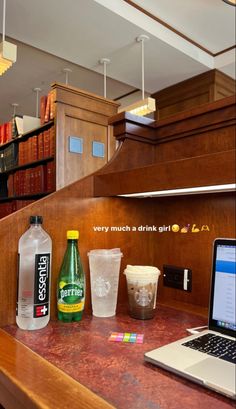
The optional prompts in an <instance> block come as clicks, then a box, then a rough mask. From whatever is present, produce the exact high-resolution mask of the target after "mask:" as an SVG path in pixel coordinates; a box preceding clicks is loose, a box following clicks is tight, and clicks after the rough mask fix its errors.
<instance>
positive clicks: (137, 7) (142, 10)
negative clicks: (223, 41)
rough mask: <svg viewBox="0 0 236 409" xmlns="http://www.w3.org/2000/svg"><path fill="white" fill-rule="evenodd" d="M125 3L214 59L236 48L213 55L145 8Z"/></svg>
mask: <svg viewBox="0 0 236 409" xmlns="http://www.w3.org/2000/svg"><path fill="white" fill-rule="evenodd" d="M123 1H125V3H127V4H129V5H130V6H132V7H134V8H136V9H137V10H139V11H140V12H141V13H143V14H146V16H148V17H150V18H151V19H153V20H155V21H156V22H157V23H159V24H161V25H163V26H164V27H166V28H167V29H168V30H170V31H172V32H173V33H175V34H177V35H178V36H179V37H182V38H183V39H184V40H186V41H188V42H189V43H191V44H192V45H195V46H196V47H197V48H199V49H200V50H202V51H205V52H206V53H207V54H209V55H211V56H212V57H216V56H217V55H220V54H224V53H226V52H228V51H230V50H232V49H234V48H235V47H236V46H235V45H233V46H231V47H228V48H226V49H224V50H221V51H218V52H217V53H213V52H212V51H210V50H208V49H207V48H205V47H203V46H202V45H201V44H199V43H197V42H196V41H194V40H192V39H191V38H190V37H188V36H186V35H185V34H183V33H182V32H181V31H179V30H176V29H175V28H173V27H172V26H171V25H169V24H168V23H166V22H165V21H163V20H161V19H160V18H159V17H157V16H155V15H154V14H152V13H150V11H148V10H146V9H144V8H143V7H141V6H139V5H138V4H136V3H135V2H134V1H132V0H123Z"/></svg>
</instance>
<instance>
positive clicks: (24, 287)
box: [16, 216, 52, 330]
mask: <svg viewBox="0 0 236 409" xmlns="http://www.w3.org/2000/svg"><path fill="white" fill-rule="evenodd" d="M42 222H43V218H42V216H30V227H29V229H28V230H27V231H26V232H25V233H24V234H23V235H22V236H21V238H20V240H19V245H18V253H19V254H18V257H19V260H18V295H17V308H16V323H17V325H18V327H19V328H21V329H26V330H34V329H40V328H43V327H45V326H46V325H47V323H48V321H49V317H50V274H51V253H52V240H51V238H50V237H49V235H48V234H47V233H46V232H45V230H43V228H42Z"/></svg>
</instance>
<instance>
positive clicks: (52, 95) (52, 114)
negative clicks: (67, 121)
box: [49, 90, 56, 120]
mask: <svg viewBox="0 0 236 409" xmlns="http://www.w3.org/2000/svg"><path fill="white" fill-rule="evenodd" d="M49 98H50V107H49V109H50V114H49V118H50V120H52V119H53V118H55V109H56V105H55V91H54V90H51V91H50V92H49Z"/></svg>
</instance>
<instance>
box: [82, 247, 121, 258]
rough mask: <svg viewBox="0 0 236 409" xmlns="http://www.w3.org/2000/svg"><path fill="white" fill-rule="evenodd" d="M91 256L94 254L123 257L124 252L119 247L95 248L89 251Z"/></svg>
mask: <svg viewBox="0 0 236 409" xmlns="http://www.w3.org/2000/svg"><path fill="white" fill-rule="evenodd" d="M88 256H89V257H91V256H92V257H93V256H96V257H97V256H103V257H104V256H109V257H117V256H119V257H123V253H121V251H120V249H119V248H115V249H95V250H90V251H89V253H88Z"/></svg>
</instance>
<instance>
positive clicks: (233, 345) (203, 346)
mask: <svg viewBox="0 0 236 409" xmlns="http://www.w3.org/2000/svg"><path fill="white" fill-rule="evenodd" d="M182 345H184V346H185V347H188V348H192V349H196V350H198V351H200V352H203V353H205V354H208V355H212V356H215V357H217V358H220V359H223V360H224V361H228V362H232V363H233V364H236V341H234V340H231V339H229V338H224V337H220V336H218V335H215V334H205V335H202V336H200V337H198V338H195V339H193V340H191V341H187V342H185V343H184V344H182Z"/></svg>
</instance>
